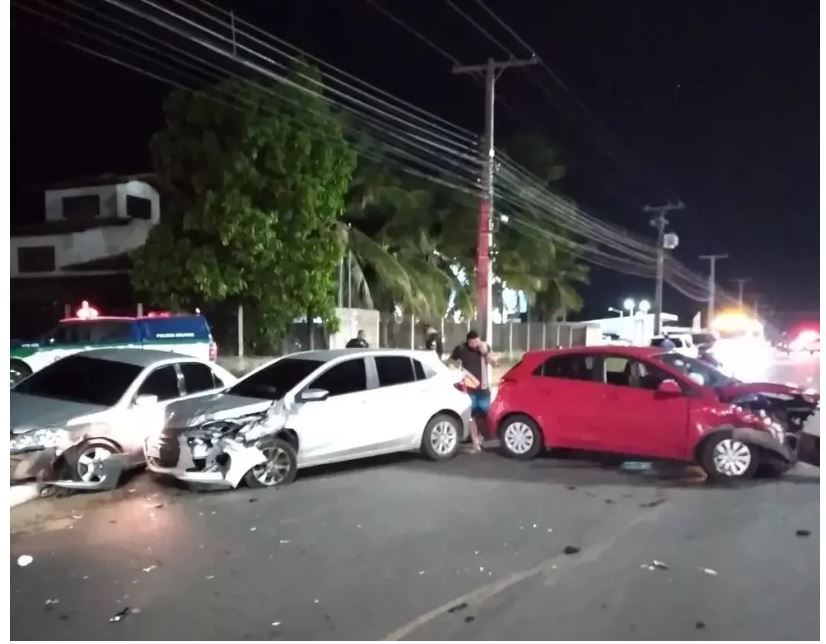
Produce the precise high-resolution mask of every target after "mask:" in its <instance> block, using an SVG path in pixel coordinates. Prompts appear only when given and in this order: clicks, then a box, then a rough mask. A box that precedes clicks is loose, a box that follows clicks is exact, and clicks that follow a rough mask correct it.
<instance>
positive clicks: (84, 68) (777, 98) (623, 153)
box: [11, 0, 819, 316]
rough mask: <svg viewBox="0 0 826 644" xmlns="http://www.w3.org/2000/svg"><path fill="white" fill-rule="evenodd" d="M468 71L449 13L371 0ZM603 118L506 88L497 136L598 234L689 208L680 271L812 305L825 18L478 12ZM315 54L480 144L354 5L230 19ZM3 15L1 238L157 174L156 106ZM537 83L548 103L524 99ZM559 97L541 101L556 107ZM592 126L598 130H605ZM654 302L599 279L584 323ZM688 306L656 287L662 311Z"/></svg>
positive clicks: (113, 70)
mask: <svg viewBox="0 0 826 644" xmlns="http://www.w3.org/2000/svg"><path fill="white" fill-rule="evenodd" d="M377 2H378V3H379V4H381V5H382V6H384V7H386V8H387V9H388V10H390V11H392V12H393V13H394V14H396V15H397V16H399V17H400V18H401V19H403V20H404V21H405V22H407V23H408V24H409V25H410V26H412V27H413V28H415V29H416V30H418V31H419V32H421V33H423V34H424V35H426V36H427V37H428V38H430V39H431V40H433V41H435V42H436V43H437V44H438V45H439V46H441V47H442V48H444V49H446V50H447V51H448V52H450V53H451V54H452V55H453V56H455V57H456V58H458V59H459V60H460V61H461V62H462V63H465V64H473V63H481V62H484V60H485V59H486V58H487V57H488V56H496V57H498V58H501V57H503V56H506V54H504V53H503V52H502V51H501V50H499V49H498V48H497V47H496V46H494V45H493V44H491V43H489V42H488V41H487V40H486V39H485V38H484V37H483V36H482V35H481V34H480V33H479V32H478V31H476V29H475V28H474V27H473V26H472V25H470V24H469V23H468V22H466V21H465V20H464V19H463V18H462V17H461V16H459V15H458V14H457V13H455V12H454V11H453V10H452V9H451V8H450V7H449V6H448V5H447V4H446V3H445V2H444V1H443V0H417V1H416V2H413V1H407V0H405V1H401V0H396V1H394V0H377ZM457 4H458V5H459V6H460V7H461V8H462V9H463V10H464V11H466V12H467V13H468V14H470V15H472V16H473V17H474V18H475V19H476V20H477V21H478V22H480V23H481V24H482V25H483V26H484V27H485V29H487V30H488V31H490V32H491V33H492V34H493V35H494V36H495V37H496V38H497V39H499V40H500V41H501V42H503V43H504V44H505V45H506V46H507V47H508V48H509V49H510V50H511V51H513V52H514V54H516V55H517V56H520V57H525V56H527V55H528V54H529V52H527V51H526V50H525V49H524V48H523V47H521V46H520V45H519V43H518V42H517V41H516V40H515V39H513V38H512V37H511V36H509V35H508V34H507V33H506V32H505V31H504V30H502V29H501V27H499V26H498V25H497V24H496V23H495V22H494V21H493V20H492V19H491V18H490V17H489V16H488V15H487V14H485V13H484V11H483V10H482V9H481V8H480V7H479V5H478V4H477V3H476V2H472V1H470V0H465V1H462V0H457ZM486 4H487V6H489V7H490V8H491V9H492V10H493V11H495V12H496V13H497V14H498V15H499V17H500V18H502V19H503V20H504V21H505V22H506V23H507V24H508V25H510V26H511V27H512V28H513V29H514V30H515V31H516V32H517V33H518V34H519V35H520V36H521V37H522V38H523V39H524V40H525V41H527V42H528V43H529V44H531V45H533V47H534V48H535V51H536V53H537V54H538V55H539V56H540V57H541V58H542V59H543V60H545V61H546V62H547V64H548V65H549V66H550V67H551V68H552V69H553V70H554V71H555V72H556V74H557V75H558V76H559V77H560V78H561V79H562V80H563V81H564V82H565V83H566V84H567V85H568V87H570V88H571V90H572V91H573V93H574V94H575V95H576V96H577V97H578V98H579V99H581V101H582V102H583V103H584V104H585V105H586V106H588V107H589V108H590V110H591V111H592V113H594V114H596V115H597V119H596V120H595V119H592V118H591V117H590V116H588V114H586V113H585V112H583V111H582V110H581V109H580V108H578V107H577V106H576V105H575V104H574V103H573V101H572V100H571V98H570V97H569V96H568V95H566V94H565V92H564V91H562V90H561V89H560V87H559V85H557V84H555V83H554V81H553V80H552V79H551V78H550V76H549V75H548V74H547V73H546V72H545V71H544V70H542V69H539V68H532V69H530V70H527V71H526V70H509V71H508V72H507V73H506V74H505V75H504V76H503V77H502V78H501V79H500V81H499V82H498V84H497V92H498V94H499V95H501V96H502V97H503V98H504V99H505V100H506V101H507V102H508V103H509V104H510V105H512V106H513V107H514V108H516V109H511V108H509V107H507V106H505V105H499V106H498V107H497V110H498V111H497V136H498V137H499V140H500V141H503V140H507V138H508V137H509V136H511V135H513V134H516V133H519V132H525V131H528V132H536V133H538V134H541V135H543V136H544V137H546V138H547V139H549V140H551V141H553V142H554V143H556V144H557V145H559V146H560V148H561V149H562V150H563V155H564V159H565V162H566V164H567V165H568V168H569V170H568V176H567V177H566V179H565V180H564V181H563V182H562V188H563V189H564V190H565V191H566V192H568V193H569V194H571V195H572V196H573V197H575V198H576V199H577V200H578V201H579V202H580V203H581V204H582V205H584V206H585V207H587V208H588V209H590V211H591V212H592V213H593V214H595V215H596V216H598V217H600V218H602V219H605V220H608V221H611V222H614V223H617V224H621V225H623V226H626V227H629V228H633V229H635V230H636V231H637V232H642V233H644V234H653V229H650V228H649V227H648V225H647V219H648V217H647V216H646V215H644V214H643V213H642V212H641V211H640V207H641V206H642V205H644V204H645V203H660V202H662V201H664V200H667V199H669V198H671V199H673V198H681V199H683V200H684V201H685V203H686V206H687V209H686V210H685V211H683V212H679V213H676V214H674V215H673V217H672V221H673V228H674V230H675V231H676V232H678V233H679V235H680V239H681V244H680V248H679V249H678V251H677V256H678V257H679V258H680V259H681V260H683V261H685V262H686V263H687V264H688V265H690V266H692V267H693V268H695V269H697V270H698V271H702V272H703V273H704V272H705V271H706V265H705V263H704V262H700V261H699V260H697V258H696V256H697V255H699V254H701V253H702V254H706V253H712V252H728V253H729V255H730V257H731V259H729V260H726V261H722V262H720V263H719V264H718V275H719V278H720V279H719V281H720V283H721V284H722V285H723V286H724V287H726V288H728V289H729V290H730V291H734V290H735V288H734V285H733V284H732V283H731V282H730V281H729V280H730V279H731V278H734V277H750V278H752V280H753V281H752V282H751V283H750V284H749V285H747V294H748V295H747V301H749V300H750V299H751V297H752V296H753V295H754V294H757V293H759V294H760V295H761V296H762V301H763V304H762V305H763V306H770V307H772V308H775V309H776V310H778V311H780V312H787V313H788V312H800V311H807V310H813V311H814V310H816V309H817V308H818V306H819V304H818V297H819V277H818V274H819V270H818V269H819V245H818V244H819V243H818V239H819V235H818V225H819V222H818V219H819V218H818V185H819V184H818V176H819V168H818V163H819V156H818V145H819V144H818V138H819V137H818V134H819V133H818V82H819V76H818V74H819V70H818V3H817V1H816V0H807V1H803V0H782V1H781V0H777V1H771V0H726V1H719V0H718V1H697V0H694V1H689V0H669V2H653V1H649V0H639V1H635V2H605V1H597V0H577V1H575V2H574V1H570V2H562V1H554V2H549V1H540V0H533V1H529V0H507V1H505V0H486ZM221 5H222V6H225V7H231V8H233V9H234V10H235V12H236V14H237V15H238V17H240V18H243V19H246V20H249V21H252V22H255V23H256V24H257V25H259V26H260V27H262V28H265V29H267V30H269V31H271V32H273V33H275V34H277V35H279V36H281V37H283V38H285V39H287V40H289V41H290V42H292V43H294V44H296V45H298V46H300V47H302V48H304V49H305V50H307V51H309V52H310V53H312V54H315V55H317V56H320V57H321V58H323V59H325V60H327V61H328V62H331V63H334V64H336V65H337V66H339V67H341V68H343V69H344V70H346V71H349V72H351V73H354V74H356V75H358V76H359V77H361V78H363V79H365V80H367V81H369V82H371V83H374V84H375V85H377V86H380V87H381V88H383V89H385V90H387V91H389V92H391V93H392V94H394V95H396V96H398V97H400V98H403V99H405V100H408V101H410V102H414V103H416V104H417V105H420V106H421V107H423V108H426V109H428V110H430V111H432V112H434V113H436V114H439V115H440V116H443V117H445V118H447V119H449V120H451V121H453V122H455V123H456V124H458V125H461V126H464V127H467V128H470V129H472V130H474V131H480V130H481V128H482V110H483V96H482V90H481V88H480V87H479V86H478V85H476V84H475V83H473V82H472V81H471V80H470V79H469V78H467V77H463V76H455V75H452V74H451V73H450V63H449V62H448V61H447V60H445V59H444V58H442V57H441V56H440V55H439V54H437V53H436V52H435V51H433V50H432V49H430V48H429V47H428V46H427V45H426V44H424V43H422V42H421V41H420V40H418V39H416V38H415V37H414V36H412V35H410V34H409V33H407V32H405V31H404V30H403V29H401V28H400V27H399V26H398V25H396V24H394V23H392V22H390V21H389V20H388V19H387V18H386V17H385V16H383V15H382V14H380V13H379V12H377V11H376V10H375V9H374V8H373V7H371V6H370V5H369V4H367V3H366V2H365V1H364V0H337V1H335V0H279V1H278V2H270V1H267V0H247V1H242V0H237V1H235V2H223V3H221ZM31 24H32V18H31V17H29V16H27V15H24V14H23V13H22V12H21V11H19V10H17V9H13V10H12V46H11V50H12V75H11V89H12V92H11V109H12V146H11V158H12V186H13V194H12V206H13V208H12V213H11V220H12V223H20V222H26V221H32V220H35V219H37V218H38V217H41V216H42V195H41V194H40V192H39V191H40V190H42V187H43V186H44V185H46V184H48V183H50V182H55V181H64V180H71V179H72V178H75V177H82V176H85V175H90V174H99V173H104V172H142V171H146V170H148V169H149V157H148V152H147V144H148V140H149V138H150V136H151V134H152V133H153V132H154V131H155V130H157V129H158V128H159V127H160V126H161V124H162V114H161V100H162V98H163V96H164V95H165V93H166V91H167V88H165V87H164V86H162V85H161V84H160V83H158V82H156V81H153V80H151V79H147V78H145V77H143V76H140V75H138V74H136V73H134V72H130V71H128V70H125V69H122V68H120V67H117V66H115V65H113V64H110V63H106V62H104V61H100V60H97V59H94V58H91V57H89V56H87V55H84V54H81V53H78V52H76V51H74V50H72V49H70V48H68V47H66V46H64V45H61V44H59V43H58V42H57V40H59V38H53V39H51V40H44V39H43V38H42V37H39V36H36V35H34V34H33V33H32V31H31V29H29V28H28V26H30V25H31ZM531 78H533V80H534V82H539V83H540V84H541V85H542V86H543V87H544V88H545V90H544V91H543V90H540V89H538V88H537V87H535V85H533V84H532V82H531ZM549 94H550V96H549ZM600 124H604V126H603V125H600ZM652 291H653V284H650V283H648V282H646V281H645V280H639V279H635V278H629V277H626V276H621V275H617V274H612V273H609V272H607V271H602V270H595V271H594V276H593V280H592V285H591V286H590V287H588V288H587V289H586V291H585V297H586V300H587V310H586V311H585V312H584V313H585V314H586V315H600V316H601V315H605V308H606V307H607V306H609V305H615V306H616V305H618V304H619V302H620V301H621V300H622V299H623V298H624V297H625V296H628V295H631V296H635V297H637V298H639V297H646V296H647V297H651V295H652ZM703 307H704V305H702V304H692V303H690V302H688V301H687V300H685V298H683V297H682V296H680V295H679V294H677V293H675V292H674V291H672V290H671V289H670V288H666V295H665V309H666V310H667V311H674V312H677V313H680V314H683V315H688V314H690V313H692V312H694V311H696V310H699V309H700V308H703Z"/></svg>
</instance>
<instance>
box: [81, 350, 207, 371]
mask: <svg viewBox="0 0 826 644" xmlns="http://www.w3.org/2000/svg"><path fill="white" fill-rule="evenodd" d="M72 355H75V356H84V357H86V358H96V359H98V360H110V361H112V362H124V363H126V364H131V365H135V366H136V367H149V366H151V365H153V364H156V363H158V362H161V361H163V360H170V361H177V360H186V361H191V362H203V361H202V360H199V359H198V358H195V357H194V356H188V355H184V354H183V353H175V352H174V351H156V350H154V349H92V350H91V351H81V352H80V353H74V354H72Z"/></svg>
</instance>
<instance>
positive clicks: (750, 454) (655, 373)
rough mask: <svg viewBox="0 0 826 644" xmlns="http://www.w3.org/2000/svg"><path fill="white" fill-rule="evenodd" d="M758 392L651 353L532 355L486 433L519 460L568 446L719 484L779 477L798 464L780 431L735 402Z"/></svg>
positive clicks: (508, 385) (500, 399) (595, 350)
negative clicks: (693, 470) (687, 470)
mask: <svg viewBox="0 0 826 644" xmlns="http://www.w3.org/2000/svg"><path fill="white" fill-rule="evenodd" d="M695 370H696V371H695ZM701 374H705V380H704V377H703V375H701ZM715 374H716V375H715ZM713 378H718V379H720V381H719V382H707V381H706V380H710V379H713ZM722 379H725V381H723V380H722ZM780 386H781V387H783V385H780ZM763 387H769V388H772V387H776V386H774V385H765V386H763ZM754 388H755V385H743V384H742V383H738V382H737V381H735V380H731V379H728V378H726V376H724V375H723V374H720V373H719V372H717V371H715V370H713V369H710V368H708V367H706V366H705V365H702V363H698V362H697V361H693V360H691V359H690V358H685V356H681V355H679V354H676V353H663V352H662V350H661V349H657V348H654V347H617V346H609V347H578V348H574V349H563V350H556V351H534V352H528V353H526V354H525V355H524V356H523V358H522V361H521V362H520V363H519V364H518V365H516V366H515V367H514V368H513V369H511V370H510V371H509V372H508V373H507V374H505V376H504V377H503V379H502V381H501V383H500V386H499V393H498V395H497V397H496V400H495V401H494V402H493V404H492V405H491V408H490V412H489V414H488V427H489V431H490V432H491V434H495V435H496V436H498V438H499V439H500V441H501V444H502V448H503V450H504V451H505V452H506V453H507V454H509V455H510V456H513V457H515V458H520V459H528V458H532V457H534V456H536V455H537V454H538V453H539V452H540V451H541V450H543V449H550V448H555V447H563V448H571V449H578V450H587V451H595V452H609V453H615V454H623V455H634V456H643V457H647V458H650V459H662V460H674V461H683V462H692V463H699V464H700V465H701V466H702V467H703V469H704V470H705V471H706V472H707V473H708V475H709V476H710V477H713V478H723V479H731V478H745V477H748V476H751V475H752V474H754V472H755V471H756V469H757V467H758V465H763V466H765V467H766V468H767V469H771V470H773V471H775V472H782V471H784V470H786V469H788V468H789V467H790V466H791V465H792V464H793V463H794V462H795V451H794V450H793V449H791V448H790V446H789V445H788V444H787V443H788V442H789V441H788V440H787V437H786V432H785V428H784V427H783V425H782V423H781V422H778V419H777V418H776V417H774V416H772V415H767V414H766V413H765V411H763V410H754V409H746V408H744V406H741V405H740V404H738V403H737V402H736V400H737V398H738V396H740V397H742V394H743V393H744V392H745V393H747V394H749V395H752V391H753V389H754ZM758 388H759V387H758ZM491 437H493V436H491Z"/></svg>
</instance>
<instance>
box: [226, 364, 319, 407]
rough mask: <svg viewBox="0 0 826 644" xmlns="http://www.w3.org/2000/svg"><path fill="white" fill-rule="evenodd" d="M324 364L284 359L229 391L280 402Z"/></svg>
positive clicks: (245, 379) (240, 382) (242, 381)
mask: <svg viewBox="0 0 826 644" xmlns="http://www.w3.org/2000/svg"><path fill="white" fill-rule="evenodd" d="M323 364H324V363H323V362H320V361H318V360H301V359H299V358H282V359H281V360H279V361H278V362H273V363H272V364H271V365H270V366H269V367H265V368H264V369H261V371H258V372H256V373H254V374H252V375H250V376H247V377H246V378H244V379H243V380H240V381H239V382H238V383H237V384H236V385H235V386H234V387H232V388H230V389H229V393H231V394H235V395H236V396H246V397H248V398H269V399H271V400H280V399H281V398H283V397H284V396H285V395H286V394H287V392H288V391H290V390H291V389H292V388H293V387H295V386H296V385H297V384H298V383H299V382H301V381H302V380H304V378H306V377H307V376H309V375H310V374H311V373H312V372H313V371H315V370H316V369H318V368H319V367H320V366H321V365H323Z"/></svg>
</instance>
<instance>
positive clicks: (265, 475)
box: [252, 446, 291, 487]
mask: <svg viewBox="0 0 826 644" xmlns="http://www.w3.org/2000/svg"><path fill="white" fill-rule="evenodd" d="M261 451H262V452H263V454H264V456H265V457H266V459H267V460H266V462H265V463H261V465H257V466H255V467H254V468H253V469H252V474H253V476H254V477H255V478H256V480H257V481H258V482H259V483H260V484H261V485H264V486H266V487H274V486H276V485H279V484H280V483H282V482H283V481H284V479H285V478H287V475H288V474H289V472H290V467H291V463H290V455H289V454H288V453H287V452H286V450H284V449H282V448H281V447H278V446H270V447H264V448H262V449H261Z"/></svg>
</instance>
